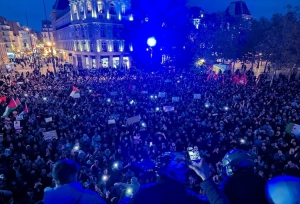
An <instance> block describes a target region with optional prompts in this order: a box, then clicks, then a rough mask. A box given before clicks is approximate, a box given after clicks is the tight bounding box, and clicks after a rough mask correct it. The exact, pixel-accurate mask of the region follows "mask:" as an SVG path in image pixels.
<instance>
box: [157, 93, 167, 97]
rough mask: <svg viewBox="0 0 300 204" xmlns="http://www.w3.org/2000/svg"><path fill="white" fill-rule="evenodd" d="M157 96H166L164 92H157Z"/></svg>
mask: <svg viewBox="0 0 300 204" xmlns="http://www.w3.org/2000/svg"><path fill="white" fill-rule="evenodd" d="M158 97H159V98H165V97H166V92H158Z"/></svg>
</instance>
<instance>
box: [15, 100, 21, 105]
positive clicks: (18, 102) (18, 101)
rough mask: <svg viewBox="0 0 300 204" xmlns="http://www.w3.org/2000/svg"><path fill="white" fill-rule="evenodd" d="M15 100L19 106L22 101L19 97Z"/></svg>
mask: <svg viewBox="0 0 300 204" xmlns="http://www.w3.org/2000/svg"><path fill="white" fill-rule="evenodd" d="M15 102H16V104H17V106H19V105H21V102H20V100H19V99H18V98H17V99H16V100H15Z"/></svg>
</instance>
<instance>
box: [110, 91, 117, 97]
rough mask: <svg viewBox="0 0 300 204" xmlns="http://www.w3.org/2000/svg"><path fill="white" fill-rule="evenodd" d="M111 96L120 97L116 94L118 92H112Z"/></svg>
mask: <svg viewBox="0 0 300 204" xmlns="http://www.w3.org/2000/svg"><path fill="white" fill-rule="evenodd" d="M110 95H111V96H116V95H118V92H116V91H113V92H110Z"/></svg>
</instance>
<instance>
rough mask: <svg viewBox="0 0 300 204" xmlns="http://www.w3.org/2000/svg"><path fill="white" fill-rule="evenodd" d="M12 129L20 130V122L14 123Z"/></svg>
mask: <svg viewBox="0 0 300 204" xmlns="http://www.w3.org/2000/svg"><path fill="white" fill-rule="evenodd" d="M14 128H15V129H16V130H18V129H21V123H20V121H18V120H16V121H14Z"/></svg>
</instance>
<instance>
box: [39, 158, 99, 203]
mask: <svg viewBox="0 0 300 204" xmlns="http://www.w3.org/2000/svg"><path fill="white" fill-rule="evenodd" d="M78 171H79V166H78V164H76V163H75V162H74V161H72V160H68V159H64V160H59V161H57V162H56V163H55V164H54V165H53V168H52V176H53V179H54V182H55V186H56V187H54V188H46V189H45V193H44V200H43V201H44V203H45V204H52V203H58V204H59V203H76V204H77V203H78V204H79V203H98V204H104V203H105V201H104V200H102V199H101V198H100V196H98V195H97V194H96V193H94V192H92V191H89V190H85V189H83V188H82V186H81V184H80V183H78V182H77V176H78Z"/></svg>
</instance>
